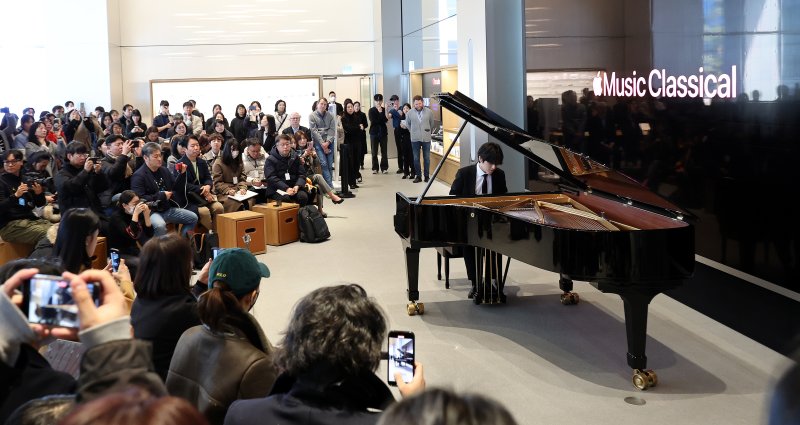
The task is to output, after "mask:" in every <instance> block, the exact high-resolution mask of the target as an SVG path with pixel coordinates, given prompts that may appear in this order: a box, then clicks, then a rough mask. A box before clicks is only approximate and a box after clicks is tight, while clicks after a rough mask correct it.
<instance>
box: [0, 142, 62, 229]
mask: <svg viewBox="0 0 800 425" xmlns="http://www.w3.org/2000/svg"><path fill="white" fill-rule="evenodd" d="M0 159H2V160H3V171H5V172H4V173H3V174H0V238H3V240H4V241H6V242H17V243H24V244H29V245H35V244H36V243H37V242H39V240H40V239H42V238H43V237H45V235H46V234H47V230H48V229H49V228H50V226H52V225H53V224H52V223H50V222H49V221H47V220H44V219H40V218H39V217H37V216H36V215H35V214H34V213H33V210H34V208H36V207H43V206H44V205H45V203H46V200H45V197H44V187H42V185H40V184H38V183H36V182H32V183H31V184H30V185H29V184H26V183H24V182H23V181H22V178H21V176H20V174H21V170H22V161H23V160H22V152H21V151H19V150H17V149H11V150H8V151H5V152H3V153H2V154H1V155H0Z"/></svg>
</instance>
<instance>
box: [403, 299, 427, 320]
mask: <svg viewBox="0 0 800 425" xmlns="http://www.w3.org/2000/svg"><path fill="white" fill-rule="evenodd" d="M406 312H408V315H409V316H415V315H417V314H419V315H420V316H421V315H423V314H425V304H424V303H418V302H416V301H412V302H410V303H408V305H406Z"/></svg>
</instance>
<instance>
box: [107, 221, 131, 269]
mask: <svg viewBox="0 0 800 425" xmlns="http://www.w3.org/2000/svg"><path fill="white" fill-rule="evenodd" d="M137 207H138V205H137ZM109 253H110V255H111V270H113V271H114V273H116V272H118V271H119V250H118V249H116V248H111V250H110V251H109Z"/></svg>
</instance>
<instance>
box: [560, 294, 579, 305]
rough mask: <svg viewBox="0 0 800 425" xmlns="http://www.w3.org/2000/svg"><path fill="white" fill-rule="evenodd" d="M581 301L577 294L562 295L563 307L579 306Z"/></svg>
mask: <svg viewBox="0 0 800 425" xmlns="http://www.w3.org/2000/svg"><path fill="white" fill-rule="evenodd" d="M580 300H581V297H580V296H579V295H578V294H576V293H575V292H564V293H563V294H561V304H563V305H574V304H578V302H580Z"/></svg>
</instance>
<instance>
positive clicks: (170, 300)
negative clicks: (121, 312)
mask: <svg viewBox="0 0 800 425" xmlns="http://www.w3.org/2000/svg"><path fill="white" fill-rule="evenodd" d="M166 323H168V324H169V326H165V324H166ZM199 324H200V316H198V315H197V300H195V298H194V296H192V295H191V294H189V293H188V292H187V293H186V294H184V295H172V296H165V297H163V298H159V299H156V300H150V299H144V298H142V297H138V298H136V300H135V301H134V302H133V307H132V308H131V325H132V326H133V336H134V338H137V339H142V340H145V341H150V343H151V344H153V365H154V366H155V370H156V373H158V376H160V377H161V379H162V380H164V381H166V380H167V372H169V362H170V361H171V360H172V353H174V352H175V346H176V345H177V344H178V340H179V339H180V338H181V335H182V334H183V332H184V331H185V330H187V329H189V328H191V327H194V326H197V325H199Z"/></svg>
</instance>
